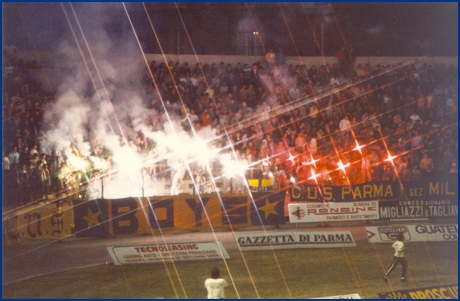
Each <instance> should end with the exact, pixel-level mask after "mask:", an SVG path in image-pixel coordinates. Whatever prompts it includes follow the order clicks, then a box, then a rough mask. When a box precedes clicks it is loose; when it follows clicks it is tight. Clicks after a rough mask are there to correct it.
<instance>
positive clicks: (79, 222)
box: [74, 200, 109, 237]
mask: <svg viewBox="0 0 460 301" xmlns="http://www.w3.org/2000/svg"><path fill="white" fill-rule="evenodd" d="M108 204H109V203H108V202H107V201H106V200H92V201H88V202H84V203H81V202H78V203H77V202H74V221H75V231H76V232H75V235H76V236H77V237H108V236H109V223H108Z"/></svg>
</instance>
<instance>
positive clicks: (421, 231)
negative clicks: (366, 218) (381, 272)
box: [366, 224, 458, 243]
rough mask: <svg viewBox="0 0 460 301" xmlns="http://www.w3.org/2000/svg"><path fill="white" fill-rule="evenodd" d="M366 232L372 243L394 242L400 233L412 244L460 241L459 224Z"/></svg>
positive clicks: (415, 226)
mask: <svg viewBox="0 0 460 301" xmlns="http://www.w3.org/2000/svg"><path fill="white" fill-rule="evenodd" d="M366 232H367V238H368V240H369V242H370V243H389V242H394V241H395V240H396V236H397V235H398V233H403V234H404V240H405V241H411V242H426V241H458V224H450V225H426V224H423V225H421V224H419V225H408V226H380V227H366Z"/></svg>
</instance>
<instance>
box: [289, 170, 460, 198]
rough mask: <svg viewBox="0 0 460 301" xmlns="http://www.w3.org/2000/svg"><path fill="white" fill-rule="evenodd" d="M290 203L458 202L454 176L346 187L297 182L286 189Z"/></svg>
mask: <svg viewBox="0 0 460 301" xmlns="http://www.w3.org/2000/svg"><path fill="white" fill-rule="evenodd" d="M289 193H290V195H291V201H292V202H353V201H375V200H411V201H413V200H415V201H420V200H425V201H429V200H430V201H441V200H450V201H451V202H452V204H457V203H458V177H457V176H456V175H452V176H446V177H444V178H439V179H436V181H429V180H422V181H417V182H411V183H405V184H404V185H403V186H401V184H400V183H399V182H369V183H364V184H357V185H347V186H323V185H308V184H297V185H293V186H291V187H290V188H289Z"/></svg>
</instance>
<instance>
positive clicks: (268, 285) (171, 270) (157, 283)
mask: <svg viewBox="0 0 460 301" xmlns="http://www.w3.org/2000/svg"><path fill="white" fill-rule="evenodd" d="M356 244H357V247H350V248H327V249H291V250H267V251H247V252H240V251H239V250H238V249H227V251H228V253H229V255H230V259H226V260H215V261H193V262H177V263H159V264H143V265H121V266H115V265H105V264H103V265H98V266H93V267H86V268H79V269H73V270H68V271H64V272H57V273H52V274H47V275H42V276H38V277H33V278H29V279H26V280H22V281H19V282H15V283H11V284H6V285H3V298H34V299H35V298H38V299H43V298H50V299H54V298H85V299H86V298H110V299H118V298H128V299H133V298H136V299H138V298H142V299H144V298H168V299H170V298H171V299H177V298H192V299H195V298H199V299H202V298H206V289H205V288H204V281H205V279H206V278H208V277H209V272H210V270H211V269H212V268H213V267H218V268H219V269H220V271H221V276H222V277H223V278H225V279H226V280H227V281H228V282H229V284H230V285H229V287H227V288H226V289H225V293H226V297H227V298H244V299H246V298H264V299H271V298H282V299H287V298H322V297H323V298H324V297H328V296H337V295H349V294H359V295H360V297H361V298H366V299H374V298H379V293H383V292H391V291H399V290H407V289H416V288H424V287H430V286H439V285H453V284H457V283H458V243H457V241H455V242H427V243H422V242H407V243H406V248H407V251H406V258H407V261H408V263H409V269H408V273H407V278H408V282H400V280H399V278H400V273H401V267H400V266H398V267H397V268H396V270H395V271H393V273H392V274H391V275H390V276H389V283H388V284H386V283H384V281H383V279H382V276H383V274H384V272H385V270H386V269H387V268H388V266H389V265H390V263H391V261H392V256H393V249H392V248H391V243H379V244H371V243H369V242H368V241H367V239H360V240H356Z"/></svg>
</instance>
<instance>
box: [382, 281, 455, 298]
mask: <svg viewBox="0 0 460 301" xmlns="http://www.w3.org/2000/svg"><path fill="white" fill-rule="evenodd" d="M379 296H380V298H381V299H458V284H455V285H439V286H432V287H426V288H414V289H409V290H401V291H393V292H387V293H379Z"/></svg>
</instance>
